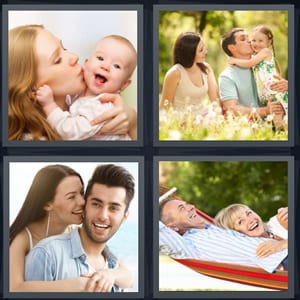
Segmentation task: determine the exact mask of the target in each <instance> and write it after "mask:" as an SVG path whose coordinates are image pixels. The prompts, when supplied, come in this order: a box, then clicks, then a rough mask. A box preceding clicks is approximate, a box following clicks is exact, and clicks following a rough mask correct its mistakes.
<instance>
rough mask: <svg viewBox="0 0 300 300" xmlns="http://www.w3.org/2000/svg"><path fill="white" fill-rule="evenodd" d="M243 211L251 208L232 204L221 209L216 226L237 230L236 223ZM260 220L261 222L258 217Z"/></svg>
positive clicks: (216, 219) (216, 217)
mask: <svg viewBox="0 0 300 300" xmlns="http://www.w3.org/2000/svg"><path fill="white" fill-rule="evenodd" d="M243 210H250V208H249V207H248V206H247V205H244V204H240V203H235V204H231V205H229V206H227V207H225V208H223V209H221V210H220V211H219V212H218V213H217V215H216V216H215V218H214V221H215V224H216V225H217V226H219V227H223V228H225V229H233V230H236V228H235V221H236V220H237V217H238V216H239V215H240V213H241V211H243ZM257 216H258V215H257ZM258 218H259V219H260V221H261V218H260V216H258Z"/></svg>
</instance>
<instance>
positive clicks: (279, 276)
mask: <svg viewBox="0 0 300 300" xmlns="http://www.w3.org/2000/svg"><path fill="white" fill-rule="evenodd" d="M169 189H170V188H168V187H165V186H160V191H159V192H160V195H163V194H165V193H166V192H167V191H168V190H169ZM172 198H175V199H181V198H180V197H178V196H177V195H176V193H173V194H172ZM197 212H198V213H199V214H200V215H201V216H202V217H204V218H205V219H206V220H207V221H208V222H210V223H213V221H214V219H213V218H212V217H210V216H209V215H207V214H205V213H204V212H202V211H201V210H199V209H197ZM172 259H174V260H175V261H177V262H179V263H181V264H183V265H185V266H187V267H189V268H191V269H192V270H194V271H196V272H198V273H201V274H203V275H207V276H211V277H214V278H218V279H222V280H229V281H233V282H237V283H242V284H248V285H253V286H258V287H264V288H269V289H276V290H282V291H287V290H288V271H276V272H275V273H268V272H267V271H265V270H263V269H261V268H255V267H249V266H241V265H235V264H227V263H219V262H212V261H204V260H200V259H178V258H172Z"/></svg>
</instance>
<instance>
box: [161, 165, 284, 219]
mask: <svg viewBox="0 0 300 300" xmlns="http://www.w3.org/2000/svg"><path fill="white" fill-rule="evenodd" d="M287 167H288V166H287V162H267V161H254V162H252V161H251V162H249V161H243V162H239V161H226V162H223V161H209V162H208V161H201V162H197V161H181V162H160V173H161V180H160V183H162V184H164V185H166V186H168V187H173V186H175V187H177V190H178V192H177V194H178V196H179V197H180V198H182V199H184V200H186V201H187V202H190V203H193V204H194V205H195V206H196V207H198V208H200V209H202V210H203V211H204V212H206V213H208V214H209V215H211V216H215V215H216V213H217V212H218V211H219V210H220V209H221V208H223V207H226V206H227V205H229V204H232V203H243V204H246V205H248V206H250V207H251V208H252V209H253V210H254V211H257V213H258V214H259V215H260V216H261V217H262V219H263V220H267V219H268V218H270V217H271V216H272V215H274V214H275V213H276V211H277V209H278V208H279V207H284V206H287V203H288V170H287Z"/></svg>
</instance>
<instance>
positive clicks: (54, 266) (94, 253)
mask: <svg viewBox="0 0 300 300" xmlns="http://www.w3.org/2000/svg"><path fill="white" fill-rule="evenodd" d="M133 196H134V178H133V176H132V175H131V174H130V173H129V172H128V171H127V170H126V169H124V168H123V167H120V166H117V165H114V164H107V165H99V166H97V167H96V169H95V171H94V173H93V175H92V177H91V179H90V180H89V182H88V186H87V189H86V193H85V201H86V203H85V209H84V216H83V224H82V228H79V229H76V230H73V231H72V232H71V233H68V234H62V235H56V236H52V237H49V238H46V239H44V240H42V241H41V242H39V243H38V244H37V245H36V246H35V247H34V248H33V249H32V250H31V251H30V252H29V254H28V256H27V258H26V264H25V280H27V281H34V280H37V281H39V280H48V281H52V280H61V279H67V278H74V277H79V276H81V275H82V274H93V275H91V277H93V279H94V280H95V281H97V280H100V278H99V276H98V274H97V271H98V270H103V269H114V268H116V267H117V266H118V265H119V262H118V259H117V258H116V257H115V256H114V255H113V254H112V253H111V252H110V250H109V249H108V247H107V246H106V243H107V241H108V240H109V239H110V238H111V237H112V236H113V235H114V234H115V233H116V232H117V230H118V229H119V227H120V225H121V224H122V223H123V222H124V221H125V220H126V219H127V217H128V208H129V205H130V202H131V200H132V198H133ZM126 275H127V276H128V272H126ZM114 279H115V281H114V285H113V288H112V291H121V289H120V288H119V287H118V281H117V279H116V278H114Z"/></svg>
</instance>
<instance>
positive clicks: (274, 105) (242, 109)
mask: <svg viewBox="0 0 300 300" xmlns="http://www.w3.org/2000/svg"><path fill="white" fill-rule="evenodd" d="M221 44H222V48H223V50H224V52H225V53H226V54H227V55H228V56H232V57H235V58H239V59H249V58H251V55H252V54H253V49H252V47H251V42H250V39H249V36H248V34H247V32H246V31H245V30H244V29H243V28H233V29H232V30H230V31H229V32H227V33H225V34H224V35H223V37H222V41H221ZM279 81H280V83H285V88H286V90H287V89H288V88H287V81H286V80H285V79H280V80H279ZM219 88H220V98H221V103H222V107H223V110H224V112H225V113H226V112H228V111H231V112H233V113H234V114H236V115H239V114H244V115H250V114H251V113H256V114H258V115H259V116H260V117H266V116H267V115H269V114H270V113H271V112H272V113H275V114H282V113H283V108H282V106H281V104H280V103H279V102H271V101H269V102H268V104H267V106H263V107H260V106H259V101H258V93H257V87H256V82H255V79H254V76H253V73H252V71H251V69H250V68H241V67H238V66H229V67H227V68H226V69H225V70H224V71H223V72H222V73H221V74H220V76H219ZM271 88H272V89H273V90H274V91H280V90H279V86H278V84H273V86H271ZM280 88H281V85H280ZM270 100H271V99H270Z"/></svg>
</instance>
